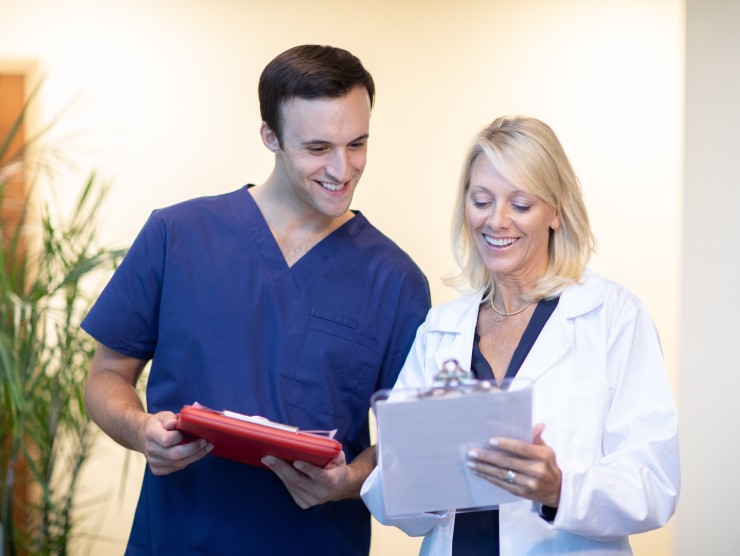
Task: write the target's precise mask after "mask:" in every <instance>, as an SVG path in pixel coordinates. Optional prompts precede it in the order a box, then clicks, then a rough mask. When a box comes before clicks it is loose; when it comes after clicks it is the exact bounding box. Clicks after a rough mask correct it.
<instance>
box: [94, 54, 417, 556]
mask: <svg viewBox="0 0 740 556" xmlns="http://www.w3.org/2000/svg"><path fill="white" fill-rule="evenodd" d="M258 89H259V98H260V107H261V114H262V119H263V120H264V121H263V123H262V127H261V130H260V133H261V135H262V140H263V142H264V144H265V146H266V147H267V148H268V149H269V150H270V151H271V152H273V153H274V156H275V166H274V169H273V171H272V173H271V175H270V176H269V177H268V179H267V180H266V181H265V182H264V183H262V184H260V185H257V186H245V187H243V188H241V189H238V190H236V191H234V192H231V193H226V194H223V195H217V196H213V197H207V198H199V199H194V200H190V201H186V202H183V203H180V204H177V205H174V206H171V207H168V208H164V209H161V210H156V211H154V212H153V213H152V215H151V216H150V218H149V220H148V221H147V223H146V224H145V225H144V228H143V229H142V230H141V232H140V233H139V235H138V237H137V238H136V240H135V242H134V244H133V245H132V247H131V249H130V251H129V253H128V255H127V256H126V258H125V259H124V261H123V262H122V264H121V266H120V268H119V269H118V270H117V271H116V273H115V274H114V276H113V277H112V279H111V281H110V282H109V284H108V285H107V286H106V288H105V289H104V291H103V292H102V294H101V296H100V298H99V299H98V301H97V302H96V304H95V305H94V307H93V308H92V310H91V311H90V313H89V314H88V315H87V317H86V318H85V320H84V322H83V328H84V329H85V330H86V331H87V332H88V333H90V334H91V335H92V336H93V337H94V338H95V339H96V340H97V341H98V348H97V351H96V353H95V357H94V359H93V362H92V366H91V369H90V375H89V378H88V383H87V389H86V392H85V402H86V405H87V408H88V411H89V413H90V415H91V417H92V418H93V419H94V420H95V422H96V423H98V424H99V425H100V427H101V428H102V429H103V430H104V431H105V432H106V433H107V434H109V435H110V436H111V437H112V438H113V439H114V440H116V441H117V442H119V443H120V444H122V445H123V446H125V447H127V448H129V449H132V450H136V451H139V452H141V453H143V454H144V455H145V456H146V459H147V462H148V465H147V469H146V472H145V476H144V482H143V485H142V491H141V495H140V498H139V503H138V506H137V509H136V514H135V517H134V524H133V528H132V531H131V535H130V538H129V543H128V547H127V551H126V553H127V554H131V555H140V554H178V555H179V554H229V555H231V554H234V555H237V554H276V555H280V554H290V555H293V554H304V555H305V554H316V555H326V554H328V555H332V554H338V555H345V554H346V555H350V554H367V553H368V551H369V546H370V517H369V514H368V512H367V510H366V508H365V507H364V505H363V504H362V502H361V500H360V499H359V491H360V487H361V485H362V483H363V481H364V480H365V478H366V477H367V475H368V474H369V473H370V471H371V469H372V467H373V462H374V451H373V450H374V449H373V448H371V447H370V439H369V431H368V406H369V400H370V396H371V395H372V393H373V392H374V391H376V390H378V389H380V388H388V387H391V386H392V385H393V383H394V382H395V379H396V376H397V374H398V372H399V370H400V368H401V366H402V364H403V362H404V360H405V357H406V354H407V352H408V349H409V347H410V346H411V343H412V341H413V337H414V334H415V332H416V328H417V326H418V325H419V324H420V323H421V322H422V321H423V319H424V317H425V315H426V312H427V310H428V309H429V304H430V300H429V289H428V285H427V282H426V279H425V277H424V276H423V274H422V273H421V271H420V270H419V269H418V267H417V266H416V265H415V264H414V263H413V261H412V260H411V259H410V258H409V257H408V255H406V254H405V253H404V252H403V251H401V250H400V249H399V248H398V247H397V246H396V245H395V244H394V243H393V242H392V241H390V240H389V239H388V238H386V237H385V236H384V235H383V234H381V233H380V232H379V231H378V230H377V229H375V228H374V227H373V226H372V225H371V224H370V223H369V222H368V221H367V219H366V218H365V217H364V216H363V215H362V214H361V213H359V212H356V211H350V210H349V206H350V202H351V201H352V195H353V193H354V191H355V187H357V183H358V181H359V179H360V176H361V175H362V172H363V170H364V168H365V160H366V153H367V142H368V137H369V120H370V112H371V108H372V103H373V100H374V94H375V88H374V84H373V80H372V77H371V76H370V74H369V73H368V72H367V71H366V70H365V68H364V67H363V66H362V64H361V63H360V61H359V60H358V59H357V58H356V57H354V56H353V55H352V54H350V53H349V52H347V51H345V50H341V49H338V48H333V47H326V46H315V45H304V46H299V47H295V48H292V49H290V50H288V51H286V52H284V53H282V54H280V55H279V56H278V57H277V58H275V59H274V60H273V61H272V62H270V64H268V66H267V67H266V68H265V70H264V71H263V73H262V76H261V77H260V83H259V88H258ZM150 360H151V371H150V377H149V381H148V384H147V393H146V402H147V404H146V409H145V408H144V406H143V404H142V403H141V401H140V399H139V397H138V396H137V394H136V391H135V385H136V383H137V381H138V379H139V377H140V376H141V373H142V370H143V369H144V366H145V365H146V363H147V362H148V361H150ZM195 401H198V402H199V403H201V404H203V405H205V406H208V407H211V408H215V409H229V410H232V411H237V412H240V413H245V414H250V415H261V416H263V417H266V418H268V419H271V420H273V421H279V422H284V423H289V424H292V425H297V426H299V427H300V428H302V429H323V430H330V429H336V430H337V435H336V438H337V439H338V440H339V441H340V442H341V443H342V446H343V452H342V453H341V454H340V456H339V457H338V458H337V459H336V460H335V461H333V462H332V463H330V464H329V465H328V466H327V467H326V468H319V467H316V466H313V465H310V464H308V463H305V462H295V463H293V464H290V463H288V462H285V461H282V460H278V459H276V458H273V457H269V456H268V457H266V458H265V459H264V460H263V463H264V464H265V466H266V468H265V469H261V468H256V467H251V466H248V465H243V464H239V463H235V462H232V461H228V460H224V459H221V458H218V457H215V456H212V455H208V452H209V451H210V450H211V449H212V446H211V445H210V444H208V443H207V442H205V441H203V440H198V441H195V442H191V443H189V444H180V442H181V441H182V435H181V434H180V433H179V432H178V431H176V430H175V422H176V413H177V411H178V410H179V409H180V408H181V407H182V406H183V405H185V404H190V403H193V402H195Z"/></svg>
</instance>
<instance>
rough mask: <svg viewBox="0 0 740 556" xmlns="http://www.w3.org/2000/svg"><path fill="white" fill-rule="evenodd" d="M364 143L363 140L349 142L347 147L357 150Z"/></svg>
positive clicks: (362, 146)
mask: <svg viewBox="0 0 740 556" xmlns="http://www.w3.org/2000/svg"><path fill="white" fill-rule="evenodd" d="M365 144H366V143H365V142H364V141H360V142H359V143H350V145H349V148H350V149H353V150H355V151H357V150H360V149H362V148H364V147H365Z"/></svg>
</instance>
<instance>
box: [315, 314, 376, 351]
mask: <svg viewBox="0 0 740 556" xmlns="http://www.w3.org/2000/svg"><path fill="white" fill-rule="evenodd" d="M308 327H309V328H310V329H311V330H317V331H319V332H324V333H326V334H331V335H332V336H336V337H337V338H342V339H344V340H348V341H350V342H354V343H356V344H360V345H361V346H365V347H367V348H370V349H376V348H377V347H378V341H377V340H376V339H375V338H371V337H370V336H365V335H363V334H360V333H358V332H356V331H355V330H354V328H357V321H356V320H354V319H352V318H349V317H343V316H341V315H336V314H332V313H327V312H324V311H319V310H317V309H312V310H311V316H310V317H309V320H308Z"/></svg>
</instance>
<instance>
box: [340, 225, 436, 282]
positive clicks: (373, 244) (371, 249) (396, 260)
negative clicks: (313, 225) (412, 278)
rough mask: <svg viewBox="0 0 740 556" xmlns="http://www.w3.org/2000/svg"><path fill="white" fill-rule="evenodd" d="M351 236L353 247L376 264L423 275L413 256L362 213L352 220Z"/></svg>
mask: <svg viewBox="0 0 740 556" xmlns="http://www.w3.org/2000/svg"><path fill="white" fill-rule="evenodd" d="M351 222H352V224H353V225H352V227H351V231H350V235H351V236H352V237H353V239H354V243H353V247H354V248H355V250H356V251H357V252H360V253H362V256H363V257H367V258H368V260H370V259H372V260H374V261H376V262H381V263H386V264H391V265H392V266H393V267H395V268H398V269H399V270H403V271H405V272H410V273H414V274H419V275H422V276H423V274H422V272H421V269H420V268H419V266H418V265H417V264H416V262H414V260H413V259H412V258H411V256H410V255H409V254H408V253H407V252H406V251H405V250H404V249H403V248H401V247H400V246H399V245H398V244H397V243H396V242H395V241H394V240H392V239H391V238H390V237H388V236H387V235H386V234H384V233H383V232H381V231H380V230H379V229H378V228H376V227H375V226H374V225H373V224H372V223H371V222H370V221H369V220H368V219H367V218H366V217H365V216H364V215H363V214H362V213H361V212H357V213H356V216H355V218H353V219H352V221H351Z"/></svg>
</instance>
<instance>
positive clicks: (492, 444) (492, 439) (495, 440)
mask: <svg viewBox="0 0 740 556" xmlns="http://www.w3.org/2000/svg"><path fill="white" fill-rule="evenodd" d="M488 443H489V444H490V445H491V446H498V440H497V439H496V438H489V439H488Z"/></svg>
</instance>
